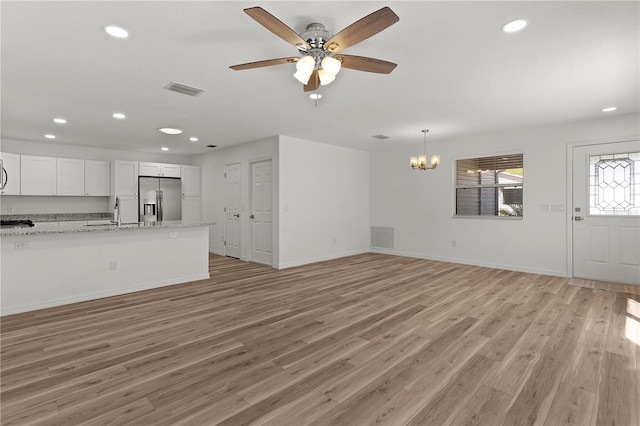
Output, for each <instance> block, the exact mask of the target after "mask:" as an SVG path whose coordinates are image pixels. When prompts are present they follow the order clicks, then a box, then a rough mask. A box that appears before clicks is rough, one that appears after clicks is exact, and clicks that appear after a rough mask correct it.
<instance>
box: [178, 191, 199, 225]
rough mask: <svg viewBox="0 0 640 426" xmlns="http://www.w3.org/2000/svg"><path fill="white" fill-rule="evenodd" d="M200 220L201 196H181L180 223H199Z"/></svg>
mask: <svg viewBox="0 0 640 426" xmlns="http://www.w3.org/2000/svg"><path fill="white" fill-rule="evenodd" d="M201 221H202V198H201V197H182V223H200V222H201Z"/></svg>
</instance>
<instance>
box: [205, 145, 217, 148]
mask: <svg viewBox="0 0 640 426" xmlns="http://www.w3.org/2000/svg"><path fill="white" fill-rule="evenodd" d="M216 146H218V145H207V148H215V147H216Z"/></svg>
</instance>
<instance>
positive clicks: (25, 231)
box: [0, 221, 209, 315]
mask: <svg viewBox="0 0 640 426" xmlns="http://www.w3.org/2000/svg"><path fill="white" fill-rule="evenodd" d="M0 237H1V240H2V244H1V251H0V256H1V257H0V263H1V272H0V277H1V290H0V291H1V293H0V296H1V297H0V299H1V303H0V314H1V315H9V314H14V313H19V312H27V311H32V310H36V309H41V308H48V307H52V306H58V305H64V304H68V303H74V302H80V301H86V300H92V299H97V298H102V297H109V296H114V295H117V294H124V293H130V292H134V291H140V290H146V289H151V288H156V287H162V286H167V285H172V284H179V283H185V282H190V281H196V280H201V279H207V278H209V252H208V247H209V224H206V223H195V224H194V223H183V222H181V221H170V222H157V223H150V224H133V225H121V226H117V225H106V224H105V225H97V226H96V225H86V224H69V225H64V224H61V225H60V226H56V227H50V228H46V227H45V228H38V227H37V226H36V227H33V228H10V229H3V230H2V231H0Z"/></svg>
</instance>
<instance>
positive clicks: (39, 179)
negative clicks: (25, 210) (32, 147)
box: [20, 155, 57, 195]
mask: <svg viewBox="0 0 640 426" xmlns="http://www.w3.org/2000/svg"><path fill="white" fill-rule="evenodd" d="M56 181H57V175H56V158H55V157H39V156H34V155H22V156H20V194H21V195H56V192H57V189H56Z"/></svg>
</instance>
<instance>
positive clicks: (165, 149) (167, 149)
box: [160, 146, 169, 151]
mask: <svg viewBox="0 0 640 426" xmlns="http://www.w3.org/2000/svg"><path fill="white" fill-rule="evenodd" d="M160 149H161V150H163V151H169V148H167V147H166V146H163V147H162V148H160Z"/></svg>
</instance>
